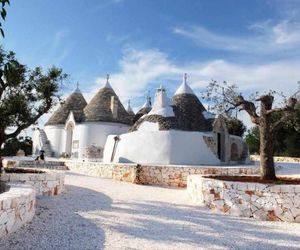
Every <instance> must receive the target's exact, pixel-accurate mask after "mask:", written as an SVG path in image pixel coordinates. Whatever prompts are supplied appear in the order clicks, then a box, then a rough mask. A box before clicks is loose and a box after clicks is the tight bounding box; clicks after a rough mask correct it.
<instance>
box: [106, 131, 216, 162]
mask: <svg viewBox="0 0 300 250" xmlns="http://www.w3.org/2000/svg"><path fill="white" fill-rule="evenodd" d="M203 135H204V133H201V132H186V131H175V130H170V131H135V132H131V133H126V134H122V135H120V141H119V142H118V145H117V149H116V153H115V157H114V162H136V163H143V164H187V165H199V164H209V165H215V164H220V161H219V159H217V157H216V156H215V155H214V154H213V153H212V151H211V150H210V149H209V148H208V147H207V145H206V144H205V142H204V140H203ZM114 137H115V136H114V135H110V136H109V137H108V139H107V142H106V144H105V149H104V159H103V160H104V162H107V163H108V162H110V159H111V155H112V151H113V147H114Z"/></svg>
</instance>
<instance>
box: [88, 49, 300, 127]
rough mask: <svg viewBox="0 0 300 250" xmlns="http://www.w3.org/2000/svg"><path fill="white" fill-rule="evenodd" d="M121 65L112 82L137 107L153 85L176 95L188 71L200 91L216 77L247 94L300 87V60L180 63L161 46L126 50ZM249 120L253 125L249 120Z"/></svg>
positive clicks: (288, 92)
mask: <svg viewBox="0 0 300 250" xmlns="http://www.w3.org/2000/svg"><path fill="white" fill-rule="evenodd" d="M119 65H120V70H119V71H118V72H113V73H112V74H111V81H110V82H111V85H112V86H113V88H114V90H115V91H116V93H117V94H118V95H119V96H120V98H121V100H122V101H123V103H126V101H127V100H128V99H129V98H133V102H132V103H133V105H134V108H135V110H137V108H138V106H135V105H136V102H135V99H134V98H137V97H140V96H142V95H143V94H144V93H145V92H146V91H147V90H148V89H149V87H151V88H152V89H153V88H156V87H158V86H159V85H160V83H163V84H164V85H165V86H166V87H167V89H168V90H170V91H169V93H168V95H169V96H172V95H173V93H174V92H175V88H176V87H177V86H174V79H175V83H176V82H177V83H178V86H179V84H180V83H181V77H182V74H183V73H184V72H187V73H188V75H189V83H190V85H191V86H192V88H193V89H194V90H195V92H196V93H200V92H201V91H205V88H206V86H207V84H208V83H209V82H210V81H211V79H214V80H217V81H219V82H222V81H224V80H225V81H227V82H230V83H235V84H237V85H238V87H239V89H240V90H241V92H243V93H244V94H246V95H247V94H250V93H254V92H255V91H260V92H264V91H268V90H270V89H272V90H276V91H283V92H284V93H286V95H291V94H293V93H294V92H295V91H296V90H297V87H298V86H297V81H298V80H300V72H299V68H300V60H299V61H291V60H282V61H277V62H270V63H265V64H255V65H249V64H235V63H232V62H229V61H226V60H221V59H216V60H211V61H207V62H191V63H190V64H186V65H180V64H177V63H174V62H173V61H171V60H170V59H169V58H168V56H167V55H166V54H165V53H163V52H161V51H159V50H157V49H148V50H143V51H141V50H134V49H131V50H126V51H125V52H124V55H123V57H122V59H121V60H120V62H119ZM166 79H172V80H171V81H167V80H166ZM104 82H105V77H99V78H97V80H96V83H97V84H96V86H95V87H94V89H93V90H92V91H91V92H89V93H87V94H85V96H87V97H88V98H87V99H90V98H91V97H92V95H94V94H95V93H96V91H97V90H98V89H99V88H100V87H101V86H102V85H103V84H104ZM170 92H171V93H170ZM138 105H140V103H138ZM242 117H243V116H242ZM247 124H248V125H249V123H248V121H247Z"/></svg>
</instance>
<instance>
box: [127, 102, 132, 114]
mask: <svg viewBox="0 0 300 250" xmlns="http://www.w3.org/2000/svg"><path fill="white" fill-rule="evenodd" d="M127 112H128V113H133V110H132V108H131V106H130V99H129V100H128V106H127Z"/></svg>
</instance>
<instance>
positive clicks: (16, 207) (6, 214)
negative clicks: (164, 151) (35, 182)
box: [0, 184, 35, 237]
mask: <svg viewBox="0 0 300 250" xmlns="http://www.w3.org/2000/svg"><path fill="white" fill-rule="evenodd" d="M9 186H10V189H9V190H8V191H7V192H4V193H2V194H0V237H1V236H3V235H6V234H8V233H11V232H14V231H16V230H17V229H18V228H20V227H21V226H22V225H24V224H25V223H26V222H29V221H31V220H32V218H33V216H34V213H35V190H34V189H33V188H32V187H30V186H28V185H18V184H9Z"/></svg>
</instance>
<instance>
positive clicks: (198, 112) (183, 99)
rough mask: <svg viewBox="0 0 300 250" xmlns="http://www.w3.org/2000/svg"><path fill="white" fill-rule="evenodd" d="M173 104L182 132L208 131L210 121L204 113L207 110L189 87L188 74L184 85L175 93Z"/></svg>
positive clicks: (184, 79)
mask: <svg viewBox="0 0 300 250" xmlns="http://www.w3.org/2000/svg"><path fill="white" fill-rule="evenodd" d="M172 102H173V109H174V113H175V115H176V118H177V123H178V126H179V127H180V128H181V129H182V130H191V131H206V130H207V129H208V127H209V125H208V121H207V119H205V117H204V115H203V111H206V109H205V108H204V106H203V105H202V103H201V102H200V100H199V99H198V97H197V96H196V95H195V94H194V91H193V90H192V89H191V88H190V86H189V85H188V83H187V75H186V74H184V77H183V83H182V84H181V85H180V87H179V88H178V89H177V91H176V92H175V95H174V96H173V98H172Z"/></svg>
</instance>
